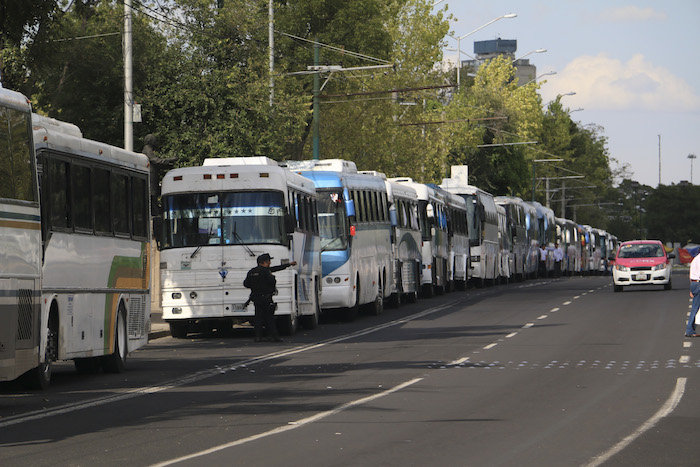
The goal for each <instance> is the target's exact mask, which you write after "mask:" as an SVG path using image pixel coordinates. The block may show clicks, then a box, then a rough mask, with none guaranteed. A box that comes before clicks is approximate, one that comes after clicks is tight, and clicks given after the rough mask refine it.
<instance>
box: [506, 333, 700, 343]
mask: <svg viewBox="0 0 700 467" xmlns="http://www.w3.org/2000/svg"><path fill="white" fill-rule="evenodd" d="M516 335H518V333H517V332H511V333H510V334H508V335H507V336H506V339H509V338H511V337H513V336H516ZM688 343H690V342H688Z"/></svg>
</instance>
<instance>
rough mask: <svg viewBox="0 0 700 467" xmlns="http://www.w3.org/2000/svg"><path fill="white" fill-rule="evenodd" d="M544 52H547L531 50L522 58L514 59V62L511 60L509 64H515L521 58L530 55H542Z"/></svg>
mask: <svg viewBox="0 0 700 467" xmlns="http://www.w3.org/2000/svg"><path fill="white" fill-rule="evenodd" d="M546 51H547V49H536V50H532V51H530V52H528V53H526V54H525V55H523V56H522V57H518V58H516V59H515V60H513V61H512V62H510V63H515V62H517V61H518V60H522V59H523V58H525V57H527V56H528V55H531V54H543V53H545V52H546Z"/></svg>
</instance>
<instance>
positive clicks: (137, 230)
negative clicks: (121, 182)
mask: <svg viewBox="0 0 700 467" xmlns="http://www.w3.org/2000/svg"><path fill="white" fill-rule="evenodd" d="M131 187H132V191H131V193H132V206H133V221H132V222H133V223H132V234H133V236H134V237H139V238H146V237H147V236H148V209H147V207H148V202H147V200H148V193H147V191H146V179H145V178H141V177H133V178H132V179H131Z"/></svg>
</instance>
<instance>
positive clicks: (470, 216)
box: [462, 195, 481, 246]
mask: <svg viewBox="0 0 700 467" xmlns="http://www.w3.org/2000/svg"><path fill="white" fill-rule="evenodd" d="M462 197H463V198H464V200H465V201H466V202H467V224H468V225H469V244H470V245H471V246H479V245H480V240H481V219H480V218H479V206H478V204H477V203H478V198H477V196H476V195H462Z"/></svg>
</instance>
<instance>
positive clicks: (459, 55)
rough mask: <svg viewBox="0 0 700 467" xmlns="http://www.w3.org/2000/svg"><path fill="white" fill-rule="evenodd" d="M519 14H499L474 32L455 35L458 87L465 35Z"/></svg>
mask: <svg viewBox="0 0 700 467" xmlns="http://www.w3.org/2000/svg"><path fill="white" fill-rule="evenodd" d="M517 16H518V15H516V14H515V13H508V14H507V15H502V16H499V17H498V18H495V19H492V20H491V21H489V22H488V23H486V24H484V25H482V26H479V27H478V28H476V29H474V30H473V31H472V32H469V33H467V34H465V35H463V36H459V37H455V39H457V89H459V84H460V69H461V68H462V39H464V38H465V37H468V36H471V35H472V34H474V33H475V32H477V31H481V30H482V29H484V28H485V27H486V26H488V25H489V24H492V23H495V22H496V21H498V20H499V19H503V18H515V17H517ZM450 37H453V36H450Z"/></svg>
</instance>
